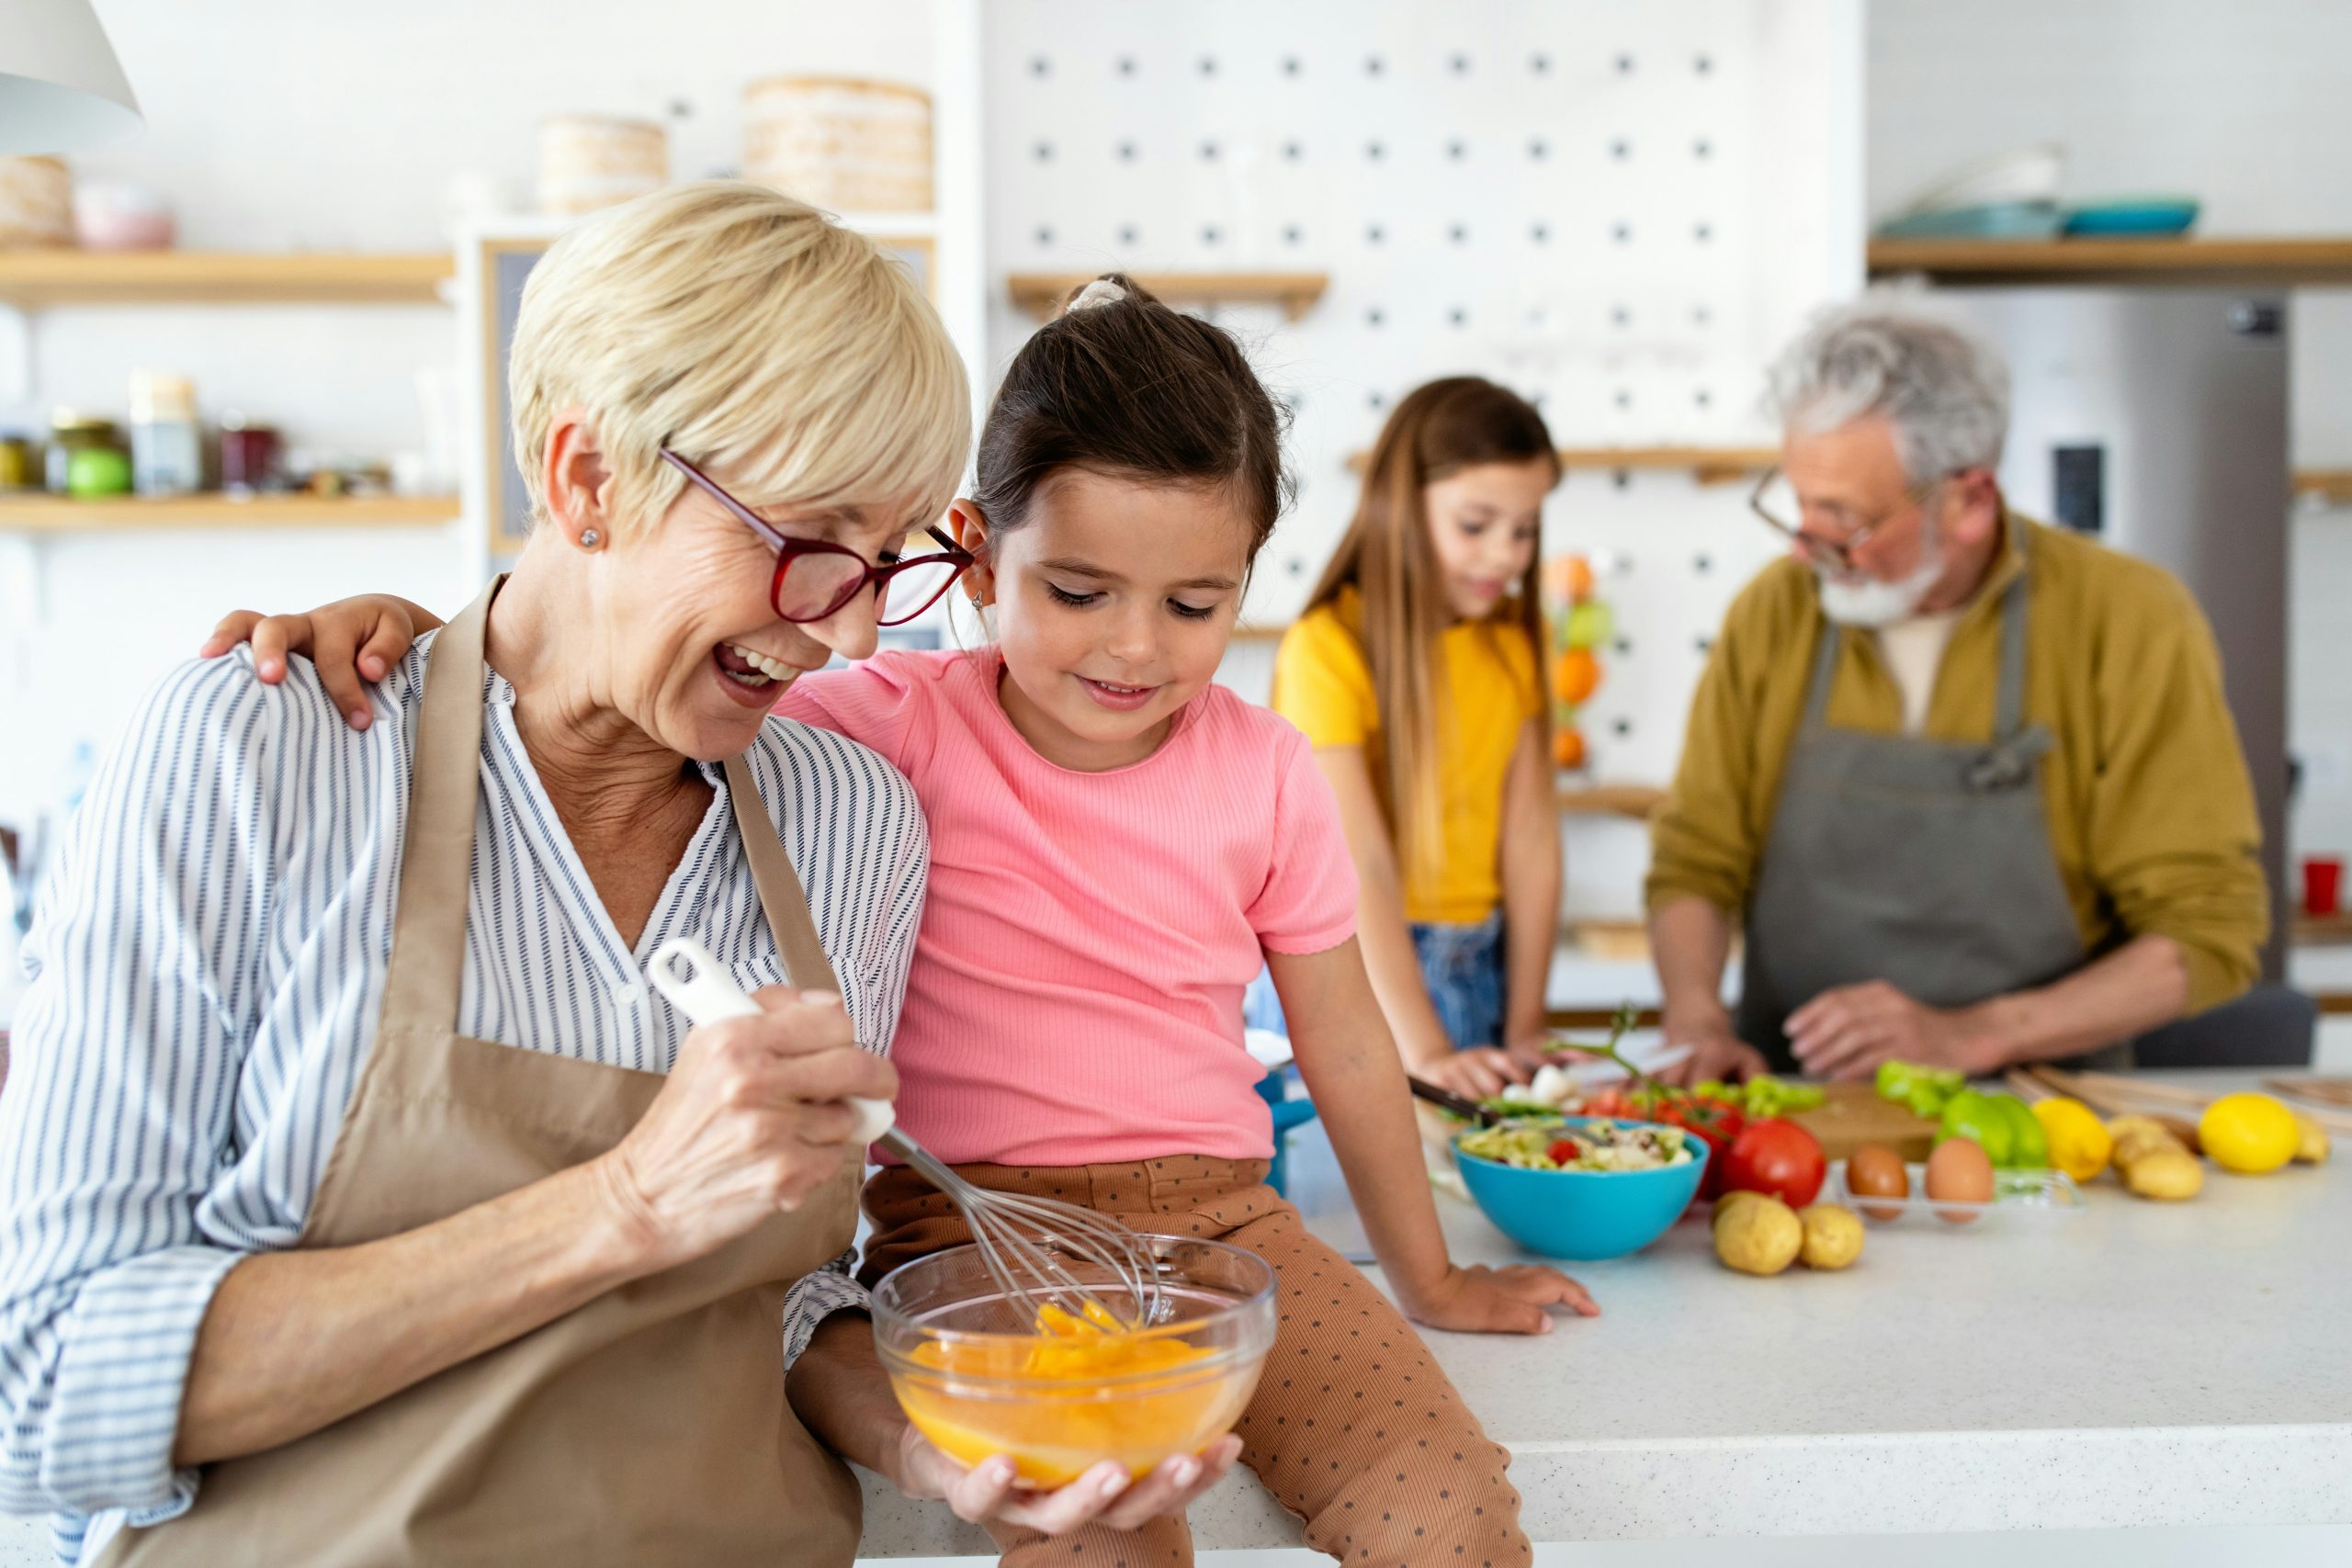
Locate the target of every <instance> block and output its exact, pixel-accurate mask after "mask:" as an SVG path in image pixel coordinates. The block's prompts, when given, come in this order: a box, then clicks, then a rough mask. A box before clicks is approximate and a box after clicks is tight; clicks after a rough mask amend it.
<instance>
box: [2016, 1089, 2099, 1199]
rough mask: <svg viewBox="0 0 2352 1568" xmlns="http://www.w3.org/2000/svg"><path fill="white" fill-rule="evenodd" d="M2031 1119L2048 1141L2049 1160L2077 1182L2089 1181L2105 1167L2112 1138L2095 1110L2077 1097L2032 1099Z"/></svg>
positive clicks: (2061, 1096)
mask: <svg viewBox="0 0 2352 1568" xmlns="http://www.w3.org/2000/svg"><path fill="white" fill-rule="evenodd" d="M2033 1117H2034V1120H2035V1121H2037V1122H2041V1133H2042V1136H2044V1137H2046V1138H2048V1139H2049V1140H2050V1163H2051V1164H2052V1165H2054V1166H2056V1167H2057V1168H2059V1169H2060V1170H2063V1171H2064V1172H2065V1173H2066V1174H2067V1175H2069V1176H2071V1177H2073V1178H2074V1179H2075V1180H2077V1181H2088V1180H2090V1179H2092V1178H2093V1177H2096V1176H2097V1175H2098V1173H2099V1172H2100V1171H2102V1170H2105V1169H2106V1168H2107V1162H2108V1160H2109V1157H2110V1156H2113V1155H2114V1153H2115V1140H2114V1139H2113V1138H2112V1137H2110V1136H2109V1135H2108V1131H2107V1128H2106V1127H2105V1126H2103V1125H2102V1124H2101V1123H2100V1122H2099V1119H2098V1112H2097V1111H2093V1110H2092V1109H2091V1108H2090V1107H2089V1106H2087V1105H2085V1104H2084V1103H2083V1102H2082V1101H2081V1100H2068V1099H2066V1098H2065V1097H2064V1096H2063V1095H2060V1096H2056V1097H2054V1098H2052V1099H2050V1100H2035V1101H2034V1102H2033Z"/></svg>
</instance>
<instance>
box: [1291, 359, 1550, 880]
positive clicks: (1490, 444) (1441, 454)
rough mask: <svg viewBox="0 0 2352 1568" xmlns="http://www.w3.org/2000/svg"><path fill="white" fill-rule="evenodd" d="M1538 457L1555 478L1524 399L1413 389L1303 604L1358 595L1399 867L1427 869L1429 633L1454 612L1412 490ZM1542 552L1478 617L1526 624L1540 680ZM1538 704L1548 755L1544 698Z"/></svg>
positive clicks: (1432, 760) (1434, 687)
mask: <svg viewBox="0 0 2352 1568" xmlns="http://www.w3.org/2000/svg"><path fill="white" fill-rule="evenodd" d="M1536 457H1543V458H1547V459H1549V460H1550V461H1551V463H1552V472H1553V477H1554V479H1555V481H1556V480H1557V479H1558V476H1559V455H1558V453H1557V452H1556V451H1555V449H1554V448H1553V446H1552V433H1551V432H1550V431H1549V430H1548V429H1546V428H1545V427H1544V416H1543V415H1542V414H1540V413H1538V412H1535V409H1534V406H1533V405H1532V404H1531V403H1529V402H1528V401H1527V400H1525V399H1523V398H1521V397H1519V396H1518V395H1517V394H1515V393H1512V392H1510V391H1507V390H1505V389H1502V388H1500V387H1498V386H1496V385H1495V384H1494V383H1493V382H1491V381H1486V380H1481V379H1479V378H1477V377H1476V376H1453V377H1448V378H1445V379H1444V380H1442V381H1431V382H1430V383H1429V384H1428V385H1427V386H1424V387H1419V388H1417V389H1414V390H1413V391H1412V392H1411V393H1410V394H1408V396H1407V397H1406V398H1405V400H1403V401H1402V402H1400V403H1398V404H1397V409H1396V412H1393V413H1391V414H1390V415H1389V416H1388V423H1386V424H1385V425H1383V426H1382V427H1381V431H1380V439H1379V440H1378V441H1376V442H1374V444H1373V447H1372V457H1371V458H1370V459H1369V461H1368V462H1367V463H1366V465H1365V468H1364V474H1363V492H1362V494H1361V496H1360V497H1359V499H1358V500H1357V502H1356V514H1355V519H1354V521H1353V522H1351V523H1350V524H1349V525H1348V532H1347V535H1346V536H1345V537H1343V538H1342V539H1340V547H1339V549H1338V550H1337V551H1336V552H1335V553H1334V554H1333V555H1332V557H1331V564H1330V565H1329V566H1328V567H1326V568H1324V570H1323V578H1322V581H1319V582H1317V584H1316V585H1315V592H1313V593H1312V594H1310V595H1309V596H1308V598H1307V601H1306V608H1307V609H1309V610H1316V609H1320V608H1321V607H1323V606H1324V605H1326V604H1332V603H1334V602H1335V601H1337V600H1338V599H1339V597H1340V591H1341V590H1343V589H1346V588H1351V587H1352V588H1353V589H1355V590H1356V592H1357V593H1358V595H1359V596H1360V597H1361V598H1362V600H1363V627H1362V628H1361V630H1360V632H1359V634H1358V635H1359V637H1361V639H1362V641H1363V652H1364V660H1365V662H1366V663H1368V664H1369V665H1370V666H1371V667H1372V690H1373V697H1374V701H1375V702H1376V703H1377V704H1378V705H1379V710H1380V734H1381V750H1382V753H1383V755H1382V758H1381V763H1382V765H1381V767H1380V769H1379V771H1378V772H1377V773H1375V774H1374V781H1373V782H1374V784H1375V785H1377V786H1378V787H1379V792H1380V795H1381V809H1382V811H1383V813H1384V814H1385V817H1386V818H1387V820H1388V832H1389V836H1390V838H1391V840H1393V841H1394V842H1395V844H1396V846H1397V866H1398V868H1399V870H1400V871H1402V872H1404V873H1406V874H1408V875H1409V874H1413V873H1416V872H1424V871H1434V869H1435V866H1436V856H1437V853H1438V847H1439V843H1440V840H1441V836H1442V824H1441V822H1440V820H1439V806H1438V786H1437V772H1438V770H1437V760H1438V749H1439V746H1440V744H1441V742H1442V737H1441V736H1440V734H1439V730H1438V721H1439V705H1438V701H1437V698H1436V696H1435V694H1436V693H1437V692H1439V691H1441V690H1442V689H1443V685H1442V682H1443V680H1444V670H1443V658H1444V653H1443V649H1442V647H1441V646H1440V644H1439V641H1438V638H1439V637H1440V636H1442V634H1443V633H1444V631H1445V630H1446V628H1447V627H1448V626H1451V625H1452V624H1453V611H1452V610H1451V609H1450V608H1449V607H1448V605H1447V604H1446V601H1445V590H1444V584H1443V581H1442V578H1441V575H1440V572H1439V569H1438V562H1437V550H1436V547H1435V546H1433V545H1432V544H1431V543H1430V520H1429V513H1428V511H1427V509H1426V508H1425V507H1424V506H1423V505H1422V503H1421V492H1422V490H1423V488H1424V487H1426V486H1427V485H1429V484H1430V483H1432V482H1434V481H1435V480H1438V479H1444V478H1445V477H1446V476H1447V475H1449V474H1453V473H1458V472H1460V471H1461V470H1462V469H1464V468H1476V467H1478V466H1480V465H1481V464H1486V463H1523V462H1527V461H1529V460H1531V459H1532V458H1536ZM1540 554H1541V552H1539V553H1538V555H1539V558H1538V559H1536V560H1531V561H1530V562H1529V563H1528V568H1527V571H1526V573H1525V575H1524V576H1523V577H1522V578H1521V581H1520V583H1519V588H1518V592H1516V594H1515V595H1514V596H1513V597H1511V598H1510V599H1508V600H1506V601H1504V603H1503V604H1500V605H1498V606H1497V607H1496V610H1495V613H1494V614H1493V615H1491V616H1489V617H1488V618H1487V621H1486V622H1485V623H1484V626H1485V633H1486V635H1487V636H1488V637H1491V636H1493V635H1494V627H1495V626H1498V625H1507V626H1517V627H1519V628H1520V629H1521V631H1523V632H1524V633H1526V635H1527V638H1528V644H1529V647H1530V648H1531V649H1532V650H1533V652H1534V654H1535V656H1536V660H1537V676H1536V679H1537V682H1538V685H1539V687H1540V685H1541V683H1542V680H1543V675H1542V660H1543V655H1544V611H1543V602H1542V600H1541V598H1540V597H1539V592H1538V587H1537V581H1538V577H1539V571H1540V565H1541V562H1540ZM1538 707H1539V708H1540V709H1541V711H1542V713H1543V715H1544V725H1545V728H1546V731H1547V734H1546V746H1545V752H1546V755H1547V757H1548V755H1549V751H1550V747H1549V735H1548V730H1549V728H1550V718H1551V705H1549V704H1548V703H1539V704H1538Z"/></svg>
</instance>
